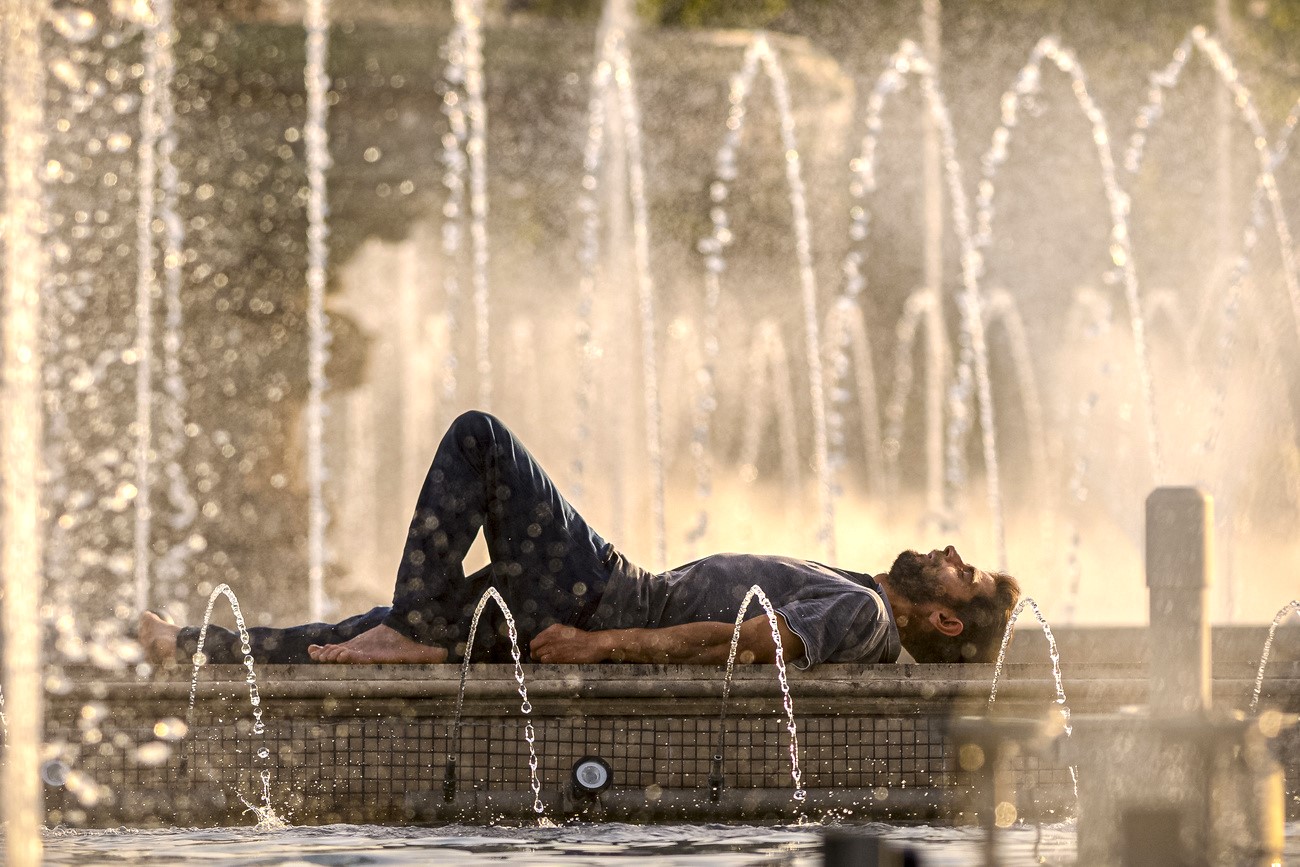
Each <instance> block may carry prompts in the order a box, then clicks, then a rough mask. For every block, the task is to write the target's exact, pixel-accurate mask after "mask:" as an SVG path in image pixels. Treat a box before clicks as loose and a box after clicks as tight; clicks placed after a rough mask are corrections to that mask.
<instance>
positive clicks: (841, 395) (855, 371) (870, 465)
mask: <svg viewBox="0 0 1300 867" xmlns="http://www.w3.org/2000/svg"><path fill="white" fill-rule="evenodd" d="M825 331H826V345H827V354H828V356H829V357H828V358H827V366H828V367H829V368H830V373H829V380H828V388H827V393H828V398H829V399H828V410H827V416H826V428H827V436H828V437H829V440H830V462H831V470H832V473H833V474H834V475H837V474H838V473H839V471H840V469H841V468H842V467H843V466H844V464H845V463H846V457H845V452H846V449H847V446H848V434H847V432H846V431H845V426H846V423H845V419H844V412H843V408H844V407H845V406H847V405H848V404H849V402H850V400H851V398H852V396H853V394H852V392H851V391H850V390H849V389H848V387H847V386H846V385H845V380H847V379H848V378H849V375H850V373H851V374H852V376H853V380H854V382H855V383H856V384H857V387H858V393H857V403H858V415H859V417H860V423H861V427H862V449H863V453H864V455H865V458H866V467H867V476H868V478H869V479H870V480H871V481H870V484H871V485H872V486H874V487H873V491H872V492H873V493H874V494H875V495H876V496H878V497H882V498H883V497H885V496H887V493H886V490H885V454H884V448H883V445H882V441H881V437H880V406H879V397H878V394H877V386H876V371H875V367H874V365H873V363H872V360H871V340H870V338H869V337H868V336H867V323H866V320H865V318H864V317H863V315H862V308H861V307H859V306H858V305H857V304H855V303H853V301H852V300H850V299H848V298H840V299H839V300H838V301H836V302H835V304H834V305H833V306H832V307H831V310H830V313H828V314H827V316H826V327H825ZM835 493H836V495H838V494H840V493H841V491H840V489H839V487H838V485H837V486H836V489H835Z"/></svg>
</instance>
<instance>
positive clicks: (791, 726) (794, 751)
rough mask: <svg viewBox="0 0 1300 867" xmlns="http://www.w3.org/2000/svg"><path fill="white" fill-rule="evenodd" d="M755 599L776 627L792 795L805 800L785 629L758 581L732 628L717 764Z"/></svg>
mask: <svg viewBox="0 0 1300 867" xmlns="http://www.w3.org/2000/svg"><path fill="white" fill-rule="evenodd" d="M754 599H757V600H758V604H759V605H761V606H763V611H764V612H765V613H766V614H767V622H768V625H769V626H771V627H772V642H773V644H775V645H776V678H777V681H778V682H779V683H780V684H781V707H782V708H784V710H785V717H786V725H785V729H786V731H787V732H789V733H790V777H791V779H792V780H793V781H794V794H793V795H792V797H793V798H794V800H796V801H803V800H804V799H805V798H806V797H808V793H807V792H806V791H805V790H804V787H803V772H802V771H800V770H799V730H798V728H797V727H796V726H795V721H794V699H792V698H791V697H790V684H789V681H788V680H787V679H786V674H785V649H784V648H783V647H782V645H781V631H780V629H779V628H778V627H777V622H776V611H775V610H774V609H773V608H772V603H771V602H770V601H768V598H767V594H766V593H764V592H763V588H761V587H759V586H758V585H757V584H755V585H754V586H752V587H750V588H749V592H748V593H746V594H745V598H744V599H742V600H741V601H740V609H739V610H738V611H737V612H736V627H735V629H734V630H732V633H731V648H730V649H729V650H728V651H727V674H726V676H725V678H724V679H723V681H722V708H721V710H720V711H719V712H718V750H717V752H716V753H715V754H714V764H715V767H716V766H720V765H721V763H722V751H723V743H724V737H725V736H726V732H727V700H728V699H729V698H731V674H732V671H733V670H734V669H735V666H736V650H737V649H738V648H739V646H740V627H741V626H742V625H743V624H744V622H745V612H747V611H748V610H749V603H750V602H751V601H753V600H754Z"/></svg>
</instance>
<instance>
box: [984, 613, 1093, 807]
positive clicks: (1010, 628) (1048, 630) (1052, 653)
mask: <svg viewBox="0 0 1300 867" xmlns="http://www.w3.org/2000/svg"><path fill="white" fill-rule="evenodd" d="M1026 605H1028V606H1029V608H1030V609H1031V610H1032V611H1033V612H1034V617H1036V618H1037V619H1038V625H1039V626H1041V627H1042V628H1043V636H1044V637H1045V638H1046V639H1047V656H1048V658H1049V659H1050V660H1051V662H1052V679H1053V680H1054V681H1055V683H1056V699H1055V700H1054V702H1053V704H1055V705H1056V709H1057V710H1058V711H1059V712H1060V714H1061V730H1062V731H1064V732H1065V736H1066V737H1067V738H1068V737H1070V735H1072V734H1073V733H1074V726H1073V725H1071V723H1070V706H1069V705H1068V704H1067V703H1066V699H1065V686H1064V684H1063V682H1062V680H1061V654H1060V651H1058V650H1057V649H1056V636H1054V635H1052V627H1051V626H1050V625H1049V624H1048V622H1047V618H1045V617H1043V612H1042V611H1040V610H1039V608H1038V603H1037V602H1035V601H1034V599H1033V597H1031V596H1026V597H1025V598H1024V599H1021V600H1020V602H1019V603H1018V604H1017V605H1016V607H1015V609H1013V610H1012V612H1011V616H1010V617H1009V618H1007V628H1006V631H1005V632H1003V633H1002V645H1001V647H999V648H998V661H997V664H996V665H995V666H994V667H993V685H992V686H991V687H990V689H989V704H988V706H989V709H990V710H992V708H993V703H994V702H995V701H997V698H998V680H999V679H1000V678H1001V677H1002V666H1003V664H1004V663H1005V661H1006V657H1007V647H1008V646H1009V645H1010V644H1011V637H1012V635H1013V634H1014V632H1015V629H1016V620H1017V619H1019V617H1020V612H1021V611H1023V610H1024V609H1025V606H1026ZM1070 779H1071V780H1072V781H1073V783H1074V797H1075V798H1076V799H1077V798H1078V797H1079V771H1078V768H1076V767H1075V766H1074V765H1071V766H1070Z"/></svg>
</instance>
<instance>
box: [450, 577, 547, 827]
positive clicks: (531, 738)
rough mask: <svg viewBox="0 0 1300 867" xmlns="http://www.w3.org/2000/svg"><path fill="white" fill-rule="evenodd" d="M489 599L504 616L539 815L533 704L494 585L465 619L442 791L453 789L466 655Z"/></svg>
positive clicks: (515, 635) (506, 609) (511, 623)
mask: <svg viewBox="0 0 1300 867" xmlns="http://www.w3.org/2000/svg"><path fill="white" fill-rule="evenodd" d="M489 600H491V601H494V602H496V604H497V607H498V608H500V609H501V613H502V614H503V615H504V616H505V618H506V630H507V632H508V633H509V636H510V656H511V658H512V659H513V660H514V663H515V683H517V684H518V686H519V698H520V705H519V710H520V712H522V713H523V715H524V741H525V742H526V743H527V744H528V773H529V776H530V780H531V786H532V790H533V812H535V813H537V814H538V815H539V816H540V815H541V814H542V813H543V812H545V810H546V807H545V806H544V805H543V804H542V794H541V793H542V784H541V781H540V779H539V778H538V776H537V747H536V740H537V737H536V734H535V732H534V731H533V721H532V717H531V716H529V715H530V714H531V713H532V712H533V705H532V702H530V701H529V700H528V688H527V687H526V686H525V685H524V667H523V665H522V663H521V662H520V657H521V653H520V650H519V632H518V631H517V630H516V629H515V618H514V615H512V614H511V613H510V606H508V605H506V601H505V599H503V598H501V594H500V593H498V592H497V589H496V588H495V587H489V588H488V589H487V590H486V591H484V593H483V595H482V596H481V597H479V600H478V605H476V606H475V607H474V615H473V616H472V617H471V618H470V621H469V635H468V637H467V638H466V639H465V658H464V659H463V660H462V661H461V664H460V690H459V691H458V692H457V693H456V711H455V715H454V717H453V718H452V726H451V735H450V737H448V739H447V743H448V753H447V780H446V781H444V784H443V791H444V793H454V791H455V779H454V776H453V774H454V772H455V767H456V753H457V751H458V747H459V744H460V716H461V710H462V709H463V707H464V704H465V683H466V681H467V679H468V677H469V663H470V656H471V654H472V653H473V650H474V637H475V635H476V634H477V633H478V621H479V618H480V617H481V616H482V615H483V609H484V608H486V607H487V604H488V601H489ZM448 800H450V798H449V799H448Z"/></svg>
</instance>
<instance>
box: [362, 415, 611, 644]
mask: <svg viewBox="0 0 1300 867" xmlns="http://www.w3.org/2000/svg"><path fill="white" fill-rule="evenodd" d="M480 528H483V530H484V532H485V534H486V537H487V544H488V553H489V555H490V557H491V559H492V575H493V579H494V583H496V584H497V586H498V587H499V589H501V590H502V591H503V595H504V596H505V598H506V600H507V603H508V604H509V606H510V607H511V609H512V611H511V613H512V614H513V615H514V618H515V620H516V624H517V627H518V630H519V636H520V643H521V645H524V646H525V647H526V644H527V642H528V641H530V640H531V639H532V637H533V636H535V635H536V634H537V633H538V632H540V631H541V630H542V629H544V628H546V627H547V626H549V625H550V624H552V623H556V622H561V623H568V624H571V625H581V623H584V622H585V621H586V618H587V617H589V616H590V614H591V613H592V612H593V611H594V610H595V607H596V604H597V603H598V602H599V601H600V595H601V593H602V592H604V587H605V582H606V581H607V580H608V578H609V574H610V572H609V565H608V563H609V558H610V550H611V549H610V548H609V546H608V545H607V544H606V543H605V541H604V539H602V538H601V537H600V536H599V535H598V534H597V533H596V532H595V531H594V530H592V528H591V527H590V526H589V525H588V524H587V522H586V521H585V520H584V519H583V518H582V516H581V515H579V514H578V512H577V511H576V510H575V509H574V508H573V506H572V505H570V504H569V502H568V501H567V500H565V499H564V497H563V496H561V495H560V493H559V491H558V490H557V489H556V487H555V483H554V482H553V481H552V480H551V479H550V477H549V476H548V475H547V474H546V472H545V471H544V470H543V469H542V468H541V466H540V465H539V464H538V463H537V461H536V459H535V458H534V457H533V456H532V455H531V454H529V452H528V450H527V449H526V448H524V446H523V444H522V443H521V442H520V441H519V440H518V439H517V438H516V437H515V436H514V435H513V434H512V433H511V432H510V431H509V430H508V429H507V428H506V426H505V425H504V424H502V423H501V422H500V421H499V420H498V419H496V418H494V417H493V416H490V415H487V414H486V413H481V412H468V413H465V414H464V415H462V416H460V417H459V418H457V419H456V421H455V422H453V423H452V425H451V427H450V428H449V429H448V431H447V433H446V435H445V436H444V437H443V440H442V443H441V444H440V445H439V446H438V451H437V453H436V454H435V455H434V459H433V464H432V466H430V468H429V472H428V475H427V476H426V478H425V483H424V487H423V489H422V490H421V492H420V497H419V501H418V502H417V505H416V509H415V516H414V517H413V518H412V520H411V527H410V532H409V534H408V536H407V541H406V548H405V550H404V552H403V555H402V562H401V565H400V566H399V568H398V573H397V583H396V587H395V588H394V592H393V606H392V611H391V612H390V613H389V615H388V617H387V618H385V620H384V624H385V625H386V626H388V627H389V628H391V629H393V630H396V631H397V632H399V633H401V634H402V635H404V636H406V637H407V638H410V639H412V640H414V641H416V642H418V643H420V644H425V645H434V646H438V647H444V648H447V649H448V650H451V651H453V652H454V653H457V654H459V653H460V649H459V648H458V647H457V644H458V642H463V641H464V639H465V637H466V632H467V630H468V623H469V615H470V614H471V613H472V609H473V607H474V605H475V604H476V603H477V602H478V598H479V596H480V595H481V592H482V591H481V587H475V586H474V585H476V584H478V582H473V581H467V580H466V579H465V575H464V572H463V570H462V566H461V562H462V561H463V560H464V558H465V554H466V552H468V550H469V547H470V545H471V543H473V541H474V539H475V537H476V536H477V535H478V531H479V529H480Z"/></svg>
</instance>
